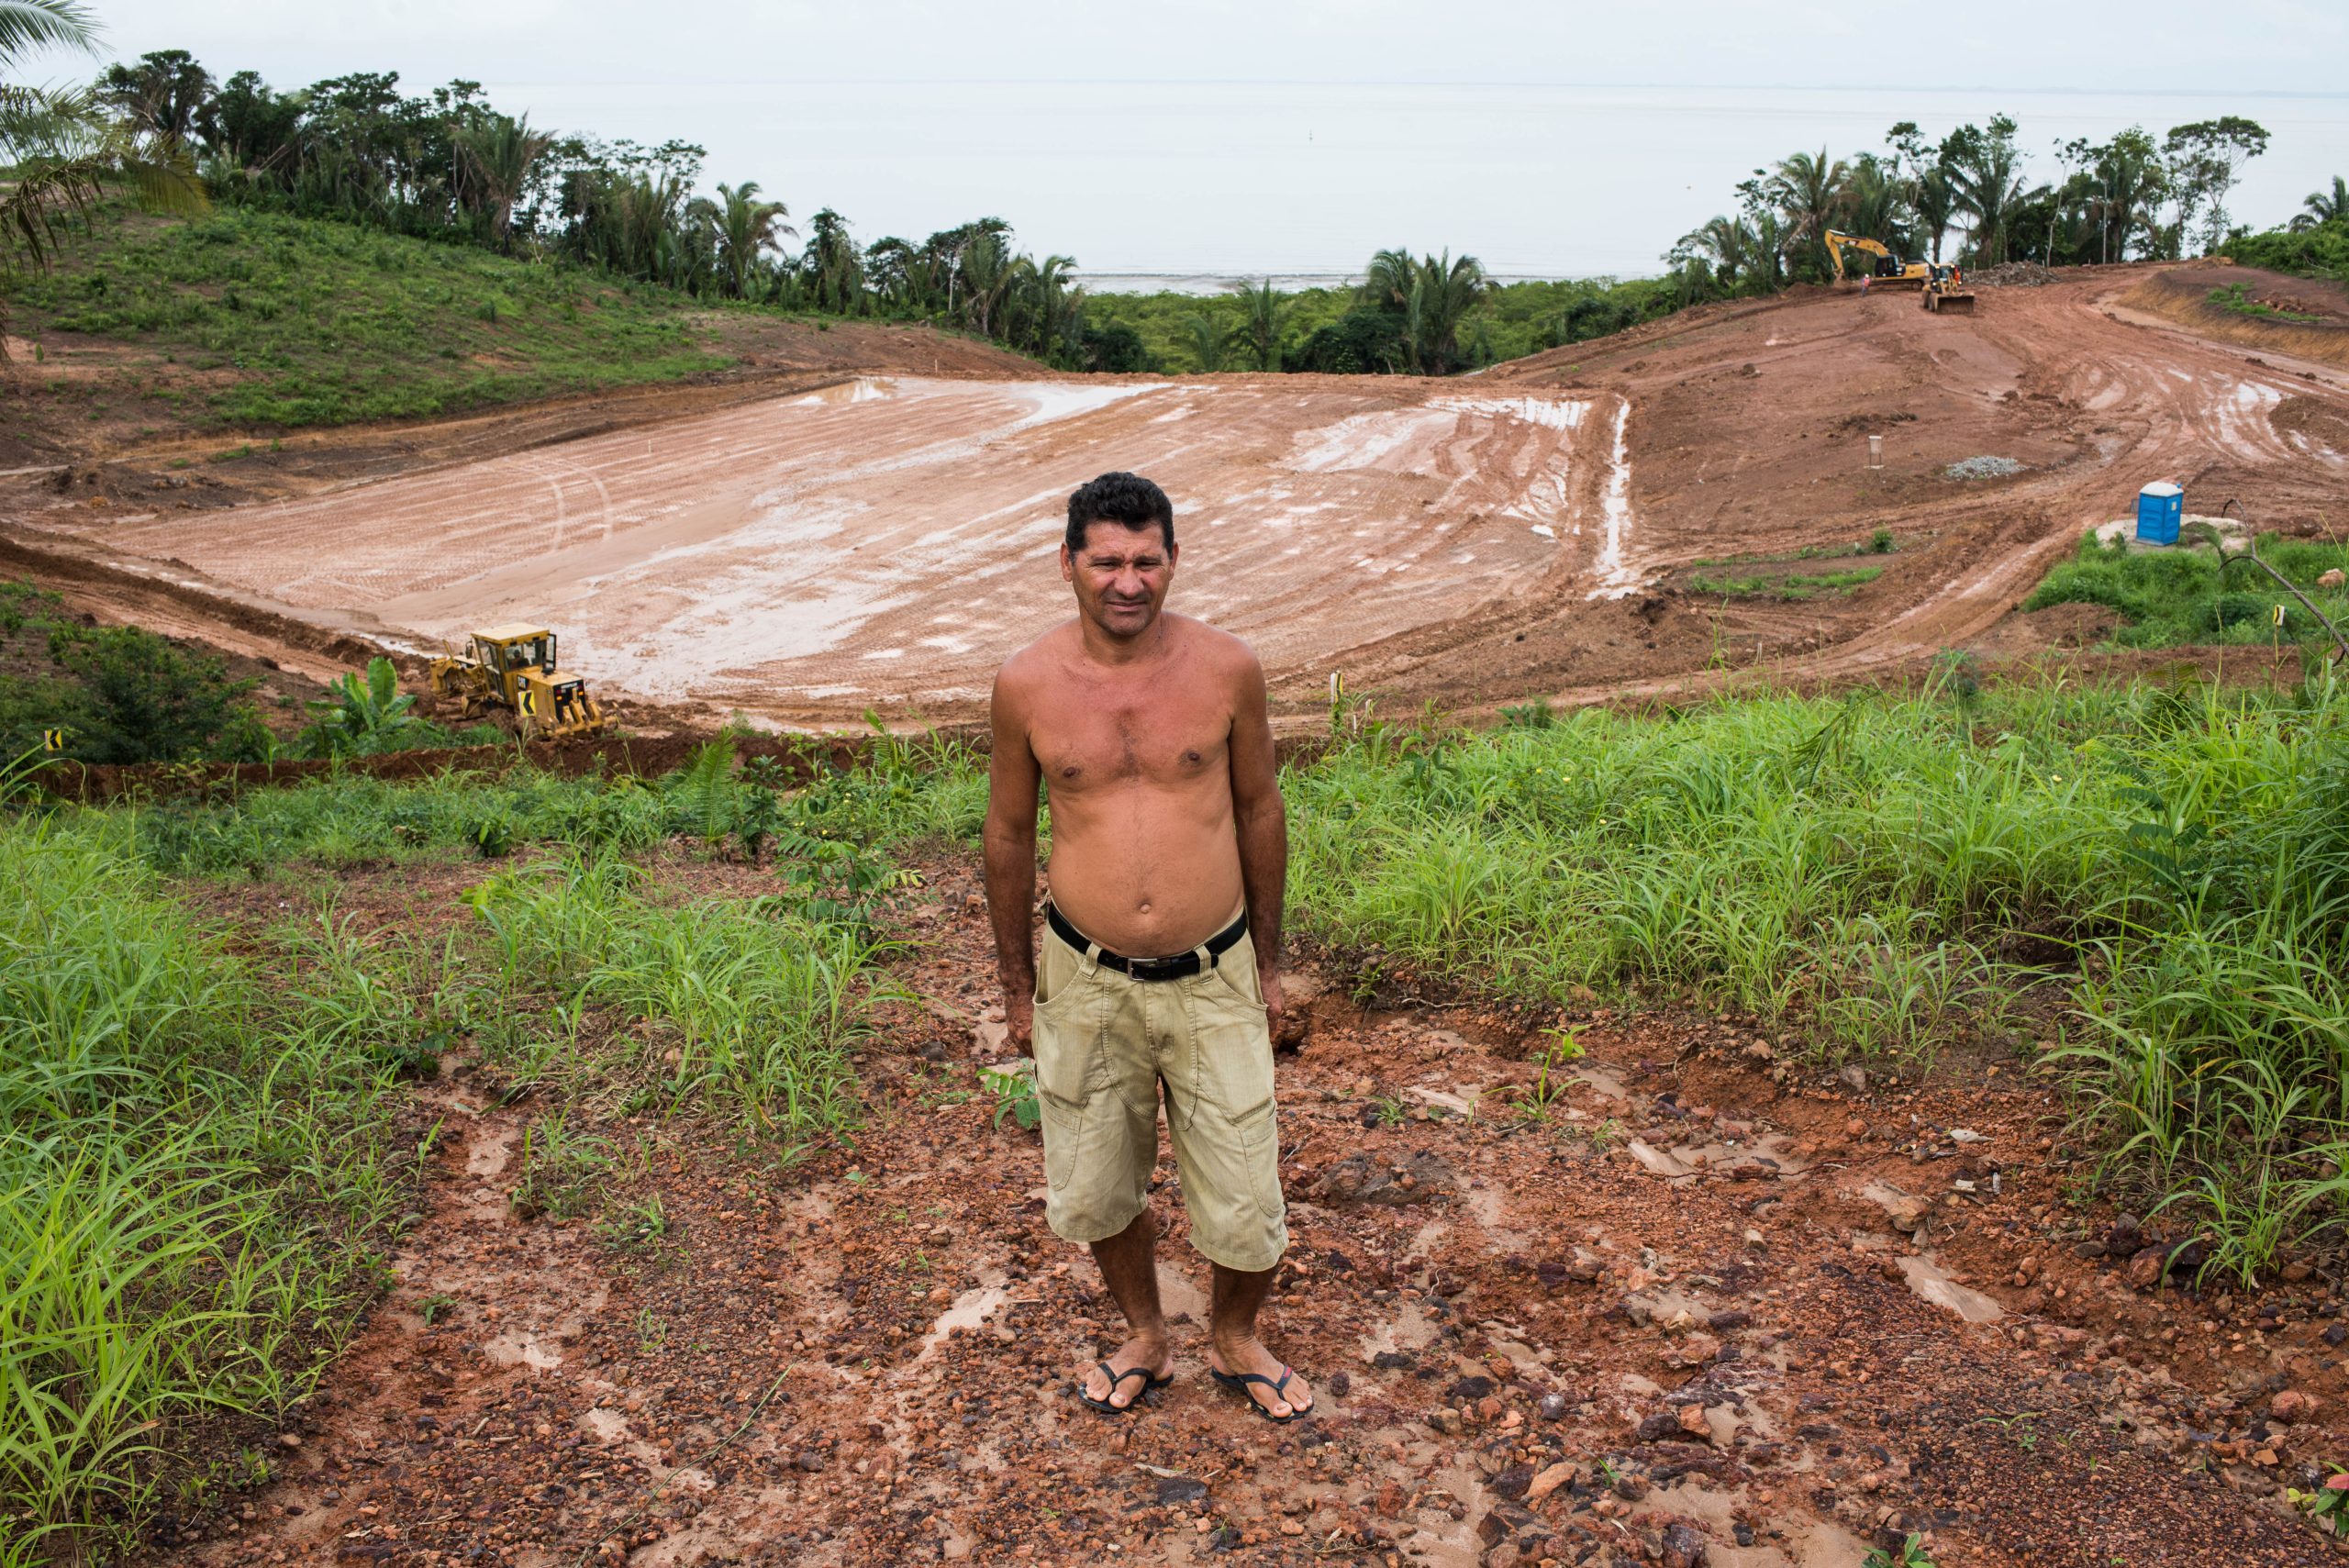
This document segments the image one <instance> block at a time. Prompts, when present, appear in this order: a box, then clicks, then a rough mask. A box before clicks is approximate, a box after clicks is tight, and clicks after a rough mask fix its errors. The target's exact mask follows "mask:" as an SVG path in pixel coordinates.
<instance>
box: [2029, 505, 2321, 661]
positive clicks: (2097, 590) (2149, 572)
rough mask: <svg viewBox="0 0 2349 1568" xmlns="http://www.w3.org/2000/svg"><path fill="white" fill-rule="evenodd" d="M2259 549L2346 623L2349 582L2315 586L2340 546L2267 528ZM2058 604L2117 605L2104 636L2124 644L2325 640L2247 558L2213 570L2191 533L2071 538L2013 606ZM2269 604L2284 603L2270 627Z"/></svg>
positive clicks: (2210, 555)
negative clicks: (2149, 545) (2172, 541)
mask: <svg viewBox="0 0 2349 1568" xmlns="http://www.w3.org/2000/svg"><path fill="white" fill-rule="evenodd" d="M2259 557H2260V559H2261V560H2263V561H2265V562H2267V563H2268V564H2269V565H2271V566H2273V567H2275V568H2276V570H2277V571H2278V572H2281V573H2283V574H2284V575H2285V576H2286V577H2288V578H2289V579H2290V580H2291V582H2292V583H2293V584H2294V585H2295V586H2297V587H2298V588H2299V590H2300V591H2301V592H2302V593H2304V594H2306V595H2308V596H2309V597H2310V599H2311V600H2313V601H2314V602H2315V604H2316V606H2317V608H2318V609H2319V610H2321V611H2322V612H2323V613H2324V615H2325V616H2327V617H2330V618H2331V620H2332V623H2333V624H2334V625H2335V626H2342V625H2344V624H2349V591H2345V590H2343V589H2338V588H2320V587H2318V586H2317V579H2318V578H2320V577H2321V576H2323V575H2324V573H2327V572H2329V571H2332V570H2333V569H2335V568H2340V567H2349V545H2339V544H2333V543H2330V542H2327V541H2324V540H2321V539H2284V538H2281V537H2279V536H2277V535H2273V534H2270V535H2266V536H2265V537H2263V538H2262V539H2260V540H2259ZM2068 604H2090V605H2103V606H2107V607H2108V608H2110V609H2113V610H2117V611H2119V612H2120V614H2121V617H2122V618H2123V619H2124V621H2125V622H2126V624H2125V625H2123V626H2122V627H2121V628H2119V629H2118V630H2117V631H2115V632H2114V633H2113V640H2114V641H2115V642H2117V643H2119V644H2121V646H2122V647H2124V648H2168V647H2175V646H2179V645H2183V644H2217V645H2221V646H2226V645H2240V646H2243V647H2258V648H2265V647H2266V646H2267V645H2268V644H2269V642H2270V641H2271V640H2274V641H2280V642H2282V643H2284V644H2286V645H2296V644H2299V643H2312V644H2317V645H2321V646H2325V645H2330V643H2331V641H2332V639H2331V636H2330V634H2328V633H2327V632H2326V631H2325V629H2324V628H2323V627H2321V626H2320V625H2319V624H2318V623H2317V621H2316V619H2315V617H2311V616H2310V614H2309V613H2308V611H2307V610H2306V609H2305V608H2303V607H2302V606H2300V605H2299V603H2298V602H2297V601H2296V600H2294V599H2293V598H2292V596H2291V595H2289V594H2287V593H2286V592H2284V590H2283V589H2281V588H2279V587H2277V585H2276V581H2275V579H2274V578H2272V577H2269V576H2267V575H2266V573H2263V572H2261V571H2260V570H2259V569H2258V568H2257V567H2255V566H2248V565H2245V566H2237V567H2235V568H2234V569H2233V570H2232V571H2231V572H2227V573H2224V574H2223V575H2222V574H2221V571H2220V567H2219V558H2218V556H2217V555H2216V554H2215V553H2214V552H2213V551H2212V550H2210V548H2209V547H2208V546H2205V545H2197V544H2193V543H2191V542H2188V543H2186V544H2181V545H2179V546H2177V547H2176V548H2175V549H2170V550H2145V551H2141V552H2137V553H2132V552H2131V550H2129V547H2128V544H2127V542H2126V541H2125V540H2120V539H2116V540H2114V541H2113V543H2112V544H2111V545H2110V546H2108V545H2104V544H2100V543H2099V542H2098V540H2097V538H2096V536H2095V535H2094V534H2092V533H2091V534H2089V535H2087V536H2086V537H2085V538H2083V539H2081V540H2080V548H2079V551H2078V553H2077V554H2076V555H2075V556H2074V557H2073V558H2072V559H2071V560H2070V561H2067V562H2063V563H2062V564H2061V565H2059V566H2057V567H2056V568H2055V570H2054V571H2053V572H2050V573H2048V574H2047V578H2046V580H2045V581H2044V582H2043V583H2041V584H2040V585H2039V586H2038V587H2037V588H2036V589H2034V590H2032V595H2031V597H2030V598H2029V599H2027V600H2025V601H2024V604H2023V608H2025V609H2027V610H2038V609H2045V608H2046V607H2048V606H2051V605H2068ZM2278 605H2281V606H2283V607H2284V624H2283V626H2282V627H2281V628H2278V627H2277V625H2276V624H2275V619H2274V615H2275V610H2276V606H2278Z"/></svg>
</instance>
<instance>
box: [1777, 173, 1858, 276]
mask: <svg viewBox="0 0 2349 1568" xmlns="http://www.w3.org/2000/svg"><path fill="white" fill-rule="evenodd" d="M1849 183H1851V167H1850V165H1848V164H1846V163H1845V162H1844V161H1842V159H1840V158H1838V159H1832V160H1831V159H1829V157H1828V156H1827V149H1825V148H1824V147H1822V148H1820V150H1819V154H1818V156H1817V157H1813V156H1812V155H1811V154H1809V153H1808V152H1798V153H1796V154H1795V155H1794V156H1793V157H1791V158H1785V159H1781V160H1780V161H1779V162H1778V167H1777V172H1776V173H1775V174H1773V175H1772V176H1771V178H1770V183H1769V193H1770V195H1771V197H1772V199H1774V200H1775V201H1776V203H1777V206H1778V210H1779V212H1780V213H1782V214H1783V215H1784V216H1785V218H1786V224H1787V243H1788V244H1790V245H1791V244H1793V243H1795V242H1797V241H1798V240H1801V239H1819V237H1820V236H1821V235H1823V234H1825V233H1826V231H1827V229H1828V228H1829V227H1830V226H1831V224H1832V223H1833V222H1834V221H1835V217H1836V215H1837V212H1838V210H1839V209H1840V208H1841V207H1842V205H1843V198H1844V191H1845V187H1846V186H1847V185H1849ZM1819 245H1820V264H1821V265H1824V262H1825V255H1826V252H1825V241H1824V240H1823V239H1820V240H1819Z"/></svg>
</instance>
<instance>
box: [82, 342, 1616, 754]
mask: <svg viewBox="0 0 2349 1568" xmlns="http://www.w3.org/2000/svg"><path fill="white" fill-rule="evenodd" d="M1623 425H1624V410H1623V406H1622V405H1621V403H1620V400H1618V399H1614V398H1611V397H1607V396H1604V395H1587V396H1583V397H1574V398H1569V397H1563V396H1559V395H1554V394H1547V393H1520V392H1510V393H1508V394H1506V395H1485V394H1482V393H1480V392H1478V391H1476V390H1475V389H1474V388H1473V387H1466V386H1461V387H1438V388H1431V387H1430V386H1428V385H1426V384H1419V383H1414V382H1408V381H1390V382H1377V381H1369V380H1364V381H1357V382H1353V383H1351V384H1349V383H1344V382H1320V381H1316V380H1313V379H1308V378H1299V379H1297V381H1296V382H1295V383H1293V384H1291V383H1282V384H1271V383H1264V382H1253V383H1252V382H1245V381H1235V382H1200V383H1183V384H1166V383H1146V382H1136V381H1120V382H1103V381H1092V382H1033V383H975V382H953V381H932V380H928V379H923V378H919V377H910V376H898V377H863V378H859V379H856V380H853V381H849V382H844V383H842V384H839V385H836V386H832V387H829V388H827V389H825V390H823V391H820V392H818V393H813V394H809V395H799V396H794V397H789V398H785V399H779V400H776V401H773V402H768V403H763V404H758V405H753V406H748V407H745V408H740V409H736V410H731V411H728V412H723V413H718V414H715V415H710V416H705V417H699V418H695V419H690V420H684V421H678V422H675V423H672V424H668V425H664V426H660V427H656V428H651V429H645V430H636V431H628V432H619V433H614V434H609V435H605V436H600V437H594V438H590V439H583V440H575V441H569V442H564V443H562V444H560V445H556V446H552V447H548V448H543V449H539V450H530V451H527V452H520V453H516V454H514V455H512V456H509V457H505V458H498V459H493V460H490V461H487V462H477V463H472V464H467V465H463V466H461V467H456V468H451V469H447V470H443V471H440V472H436V473H423V474H417V475H411V476H406V477H402V478H396V479H392V480H387V481H383V482H379V483H375V484H366V485H362V486H357V487H353V488H351V489H347V490H340V491H334V492H330V493H328V494H325V495H318V496H315V497H310V498H306V499H303V500H298V501H293V502H287V503H282V504H278V505H273V506H258V507H253V508H250V509H245V510H239V511H235V512H230V513H224V514H215V515H209V516H206V517H203V518H202V519H200V520H199V519H196V518H193V517H187V516H184V515H179V514H161V515H154V516H150V517H146V518H143V519H142V518H139V517H106V518H105V519H103V520H100V519H96V518H89V519H83V518H78V517H76V518H71V519H66V520H62V521H60V522H59V523H58V524H57V525H56V526H57V528H59V530H60V531H63V532H67V533H70V534H73V535H75V536H77V537H79V538H81V539H85V540H88V541H90V542H102V543H103V544H104V545H105V546H106V547H107V548H109V549H111V550H117V551H121V552H127V553H128V554H132V555H137V556H141V557H145V558H148V559H150V560H167V561H168V566H167V570H169V569H172V568H176V569H180V570H183V571H187V572H191V573H195V574H196V575H197V576H198V577H200V578H201V579H202V580H205V581H207V582H210V583H214V584H223V585H226V586H228V587H229V588H231V589H233V590H235V591H237V592H239V593H240V594H244V595H252V596H254V597H255V598H257V599H259V600H262V601H263V602H265V603H268V604H271V605H275V606H286V607H290V608H292V609H294V610H296V611H299V612H302V613H304V614H306V615H307V616H310V617H323V618H327V619H330V620H336V621H340V622H346V623H349V624H351V625H356V626H361V627H364V628H371V629H373V630H375V631H377V632H378V633H379V634H381V635H383V636H384V637H385V638H386V639H388V640H391V641H393V642H394V643H395V644H398V643H407V644H411V645H417V644H423V645H429V644H430V643H431V642H433V641H435V640H437V639H442V638H456V639H462V636H463V635H464V633H465V631H466V630H467V628H470V627H472V626H473V625H475V624H487V623H489V622H494V621H500V620H510V619H518V618H529V619H539V620H544V621H547V622H550V623H551V624H552V625H554V626H556V627H557V628H561V629H562V631H563V633H564V635H565V639H566V645H565V646H566V662H569V663H571V664H573V665H574V666H576V667H577V668H579V669H581V670H583V671H584V673H588V674H589V675H591V676H593V677H595V678H596V679H597V680H598V681H601V682H604V683H606V684H607V685H609V686H610V687H612V688H614V689H617V690H619V691H622V692H625V693H628V694H630V695H638V696H642V697H649V698H652V699H656V700H661V701H668V702H675V701H681V700H687V699H692V700H698V701H701V702H704V703H707V704H708V705H710V706H712V707H715V708H717V709H719V710H721V711H722V710H724V709H726V708H729V707H735V706H740V707H747V708H751V709H753V710H768V711H775V710H783V711H788V710H790V709H793V708H795V707H799V706H807V705H808V704H822V703H831V704H836V705H840V706H849V707H854V706H858V705H862V704H864V703H868V702H870V703H881V704H887V705H896V704H902V703H907V702H910V703H916V704H919V703H924V702H929V703H949V704H952V703H964V704H967V703H969V702H971V701H973V700H975V699H978V698H980V697H983V696H984V694H985V688H986V684H987V681H988V679H989V677H990V676H991V674H992V672H993V670H994V668H995V666H996V663H998V662H1000V661H1001V659H1002V658H1003V657H1004V656H1005V655H1006V654H1007V653H1008V652H1009V651H1011V650H1013V649H1015V648H1017V647H1019V645H1020V644H1021V643H1023V642H1025V641H1026V640H1027V639H1030V638H1031V637H1032V636H1034V635H1035V634H1036V632H1037V631H1038V630H1039V629H1040V628H1041V626H1042V625H1044V624H1048V622H1049V621H1050V620H1051V619H1053V618H1057V617H1059V616H1061V615H1062V614H1063V613H1064V605H1065V600H1066V593H1067V590H1066V588H1065V587H1064V585H1063V584H1062V582H1061V580H1060V576H1059V573H1058V569H1057V566H1056V564H1055V562H1054V553H1055V551H1056V550H1057V548H1058V543H1059V538H1060V528H1061V522H1062V517H1063V509H1064V506H1065V502H1066V497H1067V495H1068V492H1069V491H1070V490H1071V489H1073V488H1074V486H1075V485H1076V484H1080V483H1082V482H1083V481H1085V479H1088V478H1090V477H1092V476H1093V475H1094V474H1095V473H1097V472H1100V471H1102V470H1104V469H1107V468H1110V467H1127V468H1131V469H1134V470H1137V471H1140V472H1144V473H1150V474H1152V476H1153V477H1156V478H1157V479H1159V480H1160V481H1161V483H1163V484H1165V485H1166V487H1167V488H1168V490H1169V491H1170V493H1171V494H1172V495H1174V497H1175V503H1176V506H1177V508H1178V519H1179V528H1180V533H1179V536H1178V537H1179V539H1180V540H1181V543H1182V545H1183V547H1184V550H1185V559H1184V563H1183V568H1182V571H1181V573H1180V576H1179V580H1178V587H1177V594H1178V600H1179V603H1180V605H1181V606H1182V607H1184V608H1185V609H1186V610H1187V611H1189V612H1190V613H1193V614H1196V615H1201V616H1204V617H1208V618H1210V619H1213V620H1215V621H1217V622H1218V623H1219V624H1221V625H1224V626H1227V627H1229V628H1232V629H1234V630H1236V631H1239V632H1241V634H1242V635H1244V636H1247V637H1249V638H1250V639H1252V640H1253V641H1254V642H1255V643H1256V644H1257V646H1258V647H1259V649H1260V650H1261V651H1263V653H1264V657H1265V658H1266V659H1267V660H1268V662H1273V663H1275V664H1276V665H1278V666H1280V667H1283V668H1285V669H1300V670H1302V669H1309V668H1312V667H1314V666H1316V665H1317V664H1320V663H1322V662H1326V661H1328V660H1330V659H1331V658H1333V657H1335V656H1338V655H1341V653H1342V652H1343V651H1344V650H1346V649H1349V648H1352V647H1355V646H1358V645H1360V644H1362V643H1364V642H1365V641H1370V640H1375V639H1379V638H1383V637H1388V636H1392V635H1394V634H1396V633H1398V632H1402V631H1406V630H1408V629H1410V628H1415V627H1418V626H1421V625H1425V624H1429V623H1432V622H1441V621H1443V620H1445V619H1448V618H1450V617H1455V616H1457V615H1459V614H1461V613H1463V612H1464V611H1466V610H1469V609H1471V608H1473V607H1475V606H1478V605H1480V604H1482V603H1485V602H1487V601H1490V600H1494V599H1497V598H1507V597H1508V596H1511V595H1521V594H1525V593H1527V592H1529V591H1531V590H1532V589H1533V588H1534V587H1535V586H1536V585H1537V584H1542V583H1543V582H1544V580H1545V578H1546V577H1547V576H1548V575H1549V574H1550V573H1553V572H1556V571H1558V570H1560V569H1561V567H1562V564H1563V565H1564V566H1566V567H1568V568H1571V567H1574V566H1578V565H1581V564H1585V563H1587V564H1588V565H1589V567H1590V570H1591V573H1592V578H1593V580H1592V591H1593V592H1600V591H1615V592H1620V591H1621V590H1623V589H1624V588H1626V587H1628V586H1630V585H1631V583H1632V581H1633V580H1634V579H1633V576H1632V574H1631V572H1630V570H1629V569H1628V567H1627V566H1626V564H1625V556H1624V551H1625V549H1626V539H1627V537H1628V535H1629V534H1630V532H1631V528H1632V524H1631V517H1630V508H1629V506H1628V504H1627V502H1626V500H1625V498H1624V497H1625V490H1624V483H1623V475H1622V474H1621V473H1620V468H1621V465H1622V462H1623V461H1624V460H1623Z"/></svg>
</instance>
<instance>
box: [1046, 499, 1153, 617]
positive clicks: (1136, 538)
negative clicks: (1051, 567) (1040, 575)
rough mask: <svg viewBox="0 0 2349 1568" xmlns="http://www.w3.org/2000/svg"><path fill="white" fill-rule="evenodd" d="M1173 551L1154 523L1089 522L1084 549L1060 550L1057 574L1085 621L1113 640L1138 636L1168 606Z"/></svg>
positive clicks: (1086, 526)
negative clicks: (1073, 594) (1072, 594)
mask: <svg viewBox="0 0 2349 1568" xmlns="http://www.w3.org/2000/svg"><path fill="white" fill-rule="evenodd" d="M1177 548H1178V547H1175V546H1172V545H1169V544H1167V543H1165V542H1164V536H1163V534H1162V532H1161V531H1160V529H1159V527H1158V525H1157V524H1156V523H1150V524H1146V525H1144V526H1143V527H1141V528H1128V527H1126V526H1125V525H1124V524H1123V523H1099V522H1097V523H1088V524H1086V525H1085V548H1084V549H1083V550H1074V551H1073V550H1070V549H1069V548H1068V546H1066V545H1063V546H1061V575H1062V576H1063V577H1065V578H1066V579H1068V581H1069V584H1070V585H1071V586H1073V587H1074V588H1075V590H1076V607H1077V608H1078V610H1080V611H1081V612H1083V614H1084V616H1085V619H1087V620H1089V621H1091V622H1092V623H1093V624H1094V625H1095V626H1097V627H1099V628H1101V629H1102V630H1103V631H1106V632H1108V634H1109V635H1110V636H1111V637H1116V638H1129V637H1139V636H1141V634H1142V633H1143V632H1145V631H1147V630H1149V629H1150V623H1151V622H1152V621H1154V620H1156V619H1157V618H1158V611H1159V607H1160V606H1163V604H1165V603H1166V590H1167V587H1168V586H1169V585H1170V584H1172V583H1173V582H1174V581H1175V554H1176V550H1177Z"/></svg>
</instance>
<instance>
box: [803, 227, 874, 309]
mask: <svg viewBox="0 0 2349 1568" xmlns="http://www.w3.org/2000/svg"><path fill="white" fill-rule="evenodd" d="M799 265H800V270H801V271H802V272H805V273H806V274H807V281H808V283H809V284H810V286H811V287H813V289H814V290H815V295H816V308H817V309H818V310H829V311H832V312H834V313H836V314H838V315H841V316H846V315H848V314H850V313H851V312H852V311H853V310H855V308H856V306H857V305H858V304H859V302H861V301H862V300H863V297H864V259H863V256H861V255H859V254H858V253H857V249H856V241H855V240H853V239H850V238H849V232H848V219H846V218H844V217H841V215H840V214H839V213H837V212H834V211H833V210H832V209H831V208H830V207H825V208H823V209H822V210H821V211H819V212H818V213H817V214H816V216H815V217H812V218H810V219H809V220H808V223H807V254H806V255H805V256H803V257H802V258H801V259H800V262H799Z"/></svg>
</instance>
